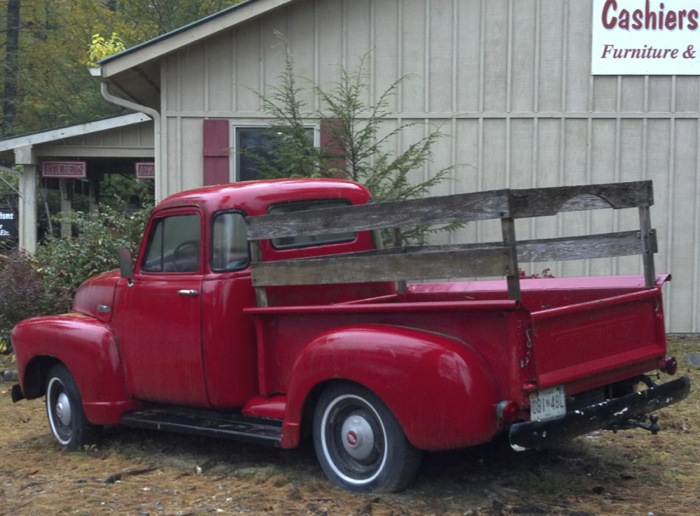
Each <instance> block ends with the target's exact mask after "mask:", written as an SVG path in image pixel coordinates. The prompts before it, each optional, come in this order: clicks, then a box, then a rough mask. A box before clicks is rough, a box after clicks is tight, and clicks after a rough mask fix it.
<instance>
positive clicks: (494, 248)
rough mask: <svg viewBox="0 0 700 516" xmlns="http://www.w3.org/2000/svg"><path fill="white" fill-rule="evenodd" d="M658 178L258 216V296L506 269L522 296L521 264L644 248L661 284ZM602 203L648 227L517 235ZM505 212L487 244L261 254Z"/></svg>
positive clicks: (253, 235)
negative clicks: (273, 244) (282, 241)
mask: <svg viewBox="0 0 700 516" xmlns="http://www.w3.org/2000/svg"><path fill="white" fill-rule="evenodd" d="M652 204H653V192H652V183H651V181H640V182H633V183H614V184H601V185H588V186H574V187H556V188H538V189H526V190H495V191H491V192H479V193H468V194H458V195H450V196H444V197H433V198H426V199H413V200H407V201H397V202H388V203H380V204H367V205H362V206H343V207H337V208H328V209H324V210H323V217H319V216H318V211H314V210H309V211H301V212H296V213H293V214H290V213H285V214H270V215H263V216H260V217H249V218H248V219H247V221H246V223H247V234H248V239H249V241H250V242H251V248H252V253H253V265H252V274H253V285H254V286H255V287H256V289H257V293H258V303H259V305H261V306H265V305H266V296H265V292H264V288H265V287H268V286H278V285H308V284H323V283H358V282H377V281H399V282H401V281H406V280H410V281H425V280H436V279H445V278H464V277H486V276H505V277H506V278H507V281H508V291H509V296H510V297H511V298H512V299H519V298H520V282H519V278H518V263H519V262H542V261H548V260H556V261H560V260H580V259H590V258H603V257H613V256H629V255H635V254H641V255H642V256H643V262H644V275H645V281H646V285H647V286H648V287H651V286H653V285H654V282H655V272H654V262H653V254H654V253H655V252H656V250H657V245H656V234H655V232H654V230H653V229H651V225H650V217H649V207H650V206H651V205H652ZM600 208H613V209H623V208H638V210H639V220H640V230H639V231H627V232H619V233H606V234H602V235H589V236H582V237H566V238H552V239H542V240H527V241H520V242H518V241H517V239H516V236H515V224H514V220H515V219H519V218H527V217H540V216H549V215H555V214H557V213H560V212H566V211H580V210H592V209H600ZM487 219H500V220H501V227H502V234H503V240H502V241H500V242H492V243H486V244H468V245H443V246H421V247H394V248H390V249H382V250H377V251H371V252H365V253H352V254H344V255H331V256H324V257H318V258H309V259H299V260H285V261H277V262H265V263H263V262H262V261H261V253H260V245H259V244H260V241H261V240H266V239H270V238H282V237H291V236H295V235H310V234H319V233H324V234H328V233H347V232H356V231H372V230H377V229H395V230H396V229H397V228H404V227H413V226H419V225H434V224H450V223H455V222H468V221H474V220H487Z"/></svg>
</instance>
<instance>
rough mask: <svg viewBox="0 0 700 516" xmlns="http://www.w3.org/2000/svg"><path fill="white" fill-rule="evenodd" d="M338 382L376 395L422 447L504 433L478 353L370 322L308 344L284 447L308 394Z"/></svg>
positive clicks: (296, 374)
mask: <svg viewBox="0 0 700 516" xmlns="http://www.w3.org/2000/svg"><path fill="white" fill-rule="evenodd" d="M333 380H346V381H352V382H356V383H358V384H361V385H364V386H365V387H367V388H368V389H370V390H371V391H373V392H374V393H375V394H377V395H378V396H379V397H380V398H381V399H382V400H383V401H384V403H386V405H387V406H388V407H389V409H390V410H391V411H392V413H393V414H394V416H395V417H396V419H397V420H398V422H399V424H400V425H401V427H402V428H403V430H404V433H405V434H406V436H407V438H408V440H409V441H410V442H411V443H412V444H413V445H414V446H416V447H417V448H420V449H423V450H441V449H451V448H459V447H465V446H470V445H474V444H478V443H482V442H486V441H488V440H490V439H491V438H492V437H493V436H494V435H495V433H496V431H497V429H498V424H497V418H496V409H495V407H496V404H497V403H498V400H497V399H496V389H495V387H494V385H493V380H492V378H491V376H490V375H489V373H488V367H487V365H486V363H485V361H484V359H483V357H481V355H479V353H477V352H476V351H475V350H474V349H473V348H471V347H470V346H468V345H467V344H465V343H462V342H459V341H458V340H456V339H453V338H451V337H449V336H445V335H439V334H435V333H430V332H426V331H422V330H416V329H411V328H404V327H396V326H383V325H366V326H359V327H347V328H342V329H337V330H334V331H331V332H328V333H325V334H323V335H321V336H320V337H318V338H316V339H315V340H313V341H312V342H310V343H309V344H308V345H306V346H305V347H304V349H303V350H302V352H301V354H300V355H299V357H298V359H297V360H296V362H295V365H294V369H293V372H292V376H291V378H290V384H289V391H288V397H287V403H288V405H287V413H286V418H285V426H284V430H285V431H284V435H283V446H286V445H292V446H293V445H294V444H295V443H296V442H298V438H299V434H298V432H299V427H300V425H301V419H302V412H303V405H304V402H305V400H306V399H307V396H309V394H310V393H311V391H312V390H313V389H314V387H316V386H318V385H320V384H322V383H324V382H328V381H333ZM287 439H289V442H287Z"/></svg>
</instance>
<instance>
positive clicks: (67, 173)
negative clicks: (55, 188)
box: [41, 161, 87, 179]
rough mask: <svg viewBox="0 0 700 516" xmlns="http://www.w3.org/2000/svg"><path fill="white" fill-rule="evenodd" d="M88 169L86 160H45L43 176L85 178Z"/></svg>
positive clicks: (42, 170)
mask: <svg viewBox="0 0 700 516" xmlns="http://www.w3.org/2000/svg"><path fill="white" fill-rule="evenodd" d="M86 170H87V165H86V162H85V161H44V163H43V165H42V169H41V176H42V177H56V178H59V179H83V178H84V177H85V175H86V173H85V172H86Z"/></svg>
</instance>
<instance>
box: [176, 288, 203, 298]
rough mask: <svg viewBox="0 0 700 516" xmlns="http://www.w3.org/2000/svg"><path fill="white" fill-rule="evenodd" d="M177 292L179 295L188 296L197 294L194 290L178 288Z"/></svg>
mask: <svg viewBox="0 0 700 516" xmlns="http://www.w3.org/2000/svg"><path fill="white" fill-rule="evenodd" d="M177 293H178V294H179V295H181V296H189V297H194V296H196V295H198V294H199V292H197V291H196V290H187V289H185V290H178V291H177Z"/></svg>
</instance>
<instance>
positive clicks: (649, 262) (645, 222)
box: [639, 206, 657, 288]
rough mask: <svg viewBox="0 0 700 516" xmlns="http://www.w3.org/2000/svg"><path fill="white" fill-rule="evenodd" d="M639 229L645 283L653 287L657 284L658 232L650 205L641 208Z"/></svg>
mask: <svg viewBox="0 0 700 516" xmlns="http://www.w3.org/2000/svg"><path fill="white" fill-rule="evenodd" d="M639 228H640V229H639V231H640V233H641V241H642V251H641V252H642V260H643V262H644V284H645V285H646V286H647V287H649V288H651V287H653V286H654V285H655V284H656V270H655V267H654V253H655V252H656V251H657V245H656V233H655V232H654V230H653V229H652V228H651V215H650V214H649V207H648V206H641V207H640V208H639Z"/></svg>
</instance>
